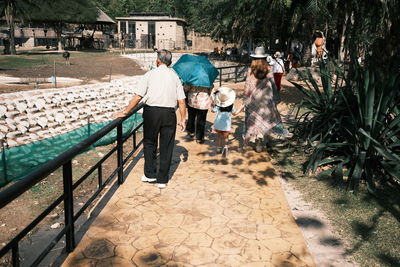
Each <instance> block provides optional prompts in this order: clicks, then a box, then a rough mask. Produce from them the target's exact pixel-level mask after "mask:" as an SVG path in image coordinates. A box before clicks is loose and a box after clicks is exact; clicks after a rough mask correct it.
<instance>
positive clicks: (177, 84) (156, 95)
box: [115, 49, 186, 189]
mask: <svg viewBox="0 0 400 267" xmlns="http://www.w3.org/2000/svg"><path fill="white" fill-rule="evenodd" d="M171 61H172V54H171V52H170V51H168V50H165V49H162V50H160V51H158V52H157V61H156V64H157V68H155V69H153V70H151V71H149V72H147V73H146V74H145V75H144V77H143V79H142V81H141V82H140V83H139V85H138V87H137V88H136V89H135V90H134V94H135V95H134V96H133V98H132V100H131V101H130V102H129V104H128V106H126V107H125V108H124V109H123V111H121V112H118V113H117V114H116V115H115V117H124V116H126V115H127V114H128V113H129V111H130V110H132V109H133V108H134V107H135V106H136V105H137V104H138V103H139V102H140V101H141V100H143V103H144V104H145V105H144V110H143V128H144V129H143V130H144V137H143V145H144V175H143V176H142V182H150V183H153V182H157V186H158V188H160V189H162V188H165V187H166V186H167V183H168V180H169V177H168V173H169V170H170V167H171V160H172V152H173V149H174V142H175V133H176V122H177V119H176V113H175V107H176V105H177V104H178V106H179V113H180V121H179V123H178V125H179V126H180V127H181V130H182V131H184V130H185V125H186V104H185V93H184V91H183V87H182V84H181V81H180V80H179V77H178V75H177V74H176V73H175V72H174V71H173V70H172V69H170V68H168V66H169V65H171ZM158 137H160V166H159V170H158V173H157V144H158Z"/></svg>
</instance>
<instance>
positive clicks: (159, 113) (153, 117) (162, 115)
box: [143, 106, 176, 184]
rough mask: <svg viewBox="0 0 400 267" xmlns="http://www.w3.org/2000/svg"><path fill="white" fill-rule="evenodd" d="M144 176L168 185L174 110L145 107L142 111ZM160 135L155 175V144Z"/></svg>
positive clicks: (173, 135)
mask: <svg viewBox="0 0 400 267" xmlns="http://www.w3.org/2000/svg"><path fill="white" fill-rule="evenodd" d="M143 128H144V129H143V130H144V133H143V135H144V138H143V146H144V174H145V175H146V177H148V178H155V177H156V178H157V182H158V183H162V184H164V183H168V178H169V177H168V173H169V169H170V167H171V160H172V152H173V150H174V142H175V132H176V114H175V109H174V108H164V107H151V106H145V107H144V110H143ZM159 134H160V167H159V170H158V174H157V143H158V135H159Z"/></svg>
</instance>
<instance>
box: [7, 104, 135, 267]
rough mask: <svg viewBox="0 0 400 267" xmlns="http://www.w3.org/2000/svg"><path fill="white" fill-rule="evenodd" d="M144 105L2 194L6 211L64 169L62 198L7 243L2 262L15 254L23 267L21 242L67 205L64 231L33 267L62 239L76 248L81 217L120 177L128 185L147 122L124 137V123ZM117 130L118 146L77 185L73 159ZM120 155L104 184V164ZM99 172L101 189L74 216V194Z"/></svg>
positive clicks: (70, 248) (69, 249)
mask: <svg viewBox="0 0 400 267" xmlns="http://www.w3.org/2000/svg"><path fill="white" fill-rule="evenodd" d="M142 106H143V105H142V104H140V105H139V106H137V107H136V108H134V109H133V110H132V111H131V112H130V113H129V114H128V116H126V117H125V118H119V119H116V120H114V121H112V122H110V123H109V124H108V125H107V126H105V127H104V128H102V129H100V130H99V131H97V132H96V133H94V134H93V135H91V136H90V137H88V138H87V139H85V140H83V141H82V142H80V143H79V144H77V145H75V146H73V147H72V148H70V149H68V150H67V151H65V152H64V153H63V154H61V155H59V156H58V157H56V158H55V159H53V160H51V161H48V162H47V163H45V164H43V166H41V167H40V168H38V169H36V170H35V171H33V172H31V173H30V174H28V175H27V176H26V177H25V178H24V179H22V180H20V181H18V182H16V183H15V184H13V185H12V186H10V187H9V188H7V189H5V190H4V191H2V192H0V209H2V208H4V207H6V206H7V205H8V204H9V203H11V202H12V201H13V200H15V199H16V198H17V197H19V196H20V195H22V194H23V193H24V192H26V191H27V190H29V189H31V188H32V187H33V186H35V185H36V184H38V183H39V182H40V181H42V180H43V179H44V178H46V177H47V176H48V175H50V174H51V173H52V172H54V171H55V170H57V169H58V168H60V167H62V168H63V169H62V175H63V194H62V195H61V196H59V197H58V198H57V199H56V200H55V201H54V202H53V203H52V204H51V205H50V206H48V207H47V208H46V209H45V210H44V211H43V212H42V213H41V214H40V215H39V216H38V217H36V219H34V220H33V221H32V222H31V223H30V224H29V225H28V226H27V227H25V228H24V229H23V230H22V231H21V232H19V233H18V234H17V235H16V236H15V237H14V238H13V239H12V240H11V241H10V242H9V243H7V244H6V245H5V246H4V247H3V248H2V249H1V250H0V258H1V257H3V256H4V255H5V254H7V253H9V251H10V250H11V251H12V264H13V266H20V255H19V242H20V241H21V240H22V239H23V238H24V237H25V236H26V235H27V234H28V233H29V232H30V231H31V230H32V229H34V227H35V226H37V225H38V224H39V223H40V222H41V221H42V220H43V219H44V218H45V217H46V216H47V215H49V214H50V212H51V211H53V210H54V209H55V208H56V207H57V206H58V205H59V204H61V203H62V202H64V223H65V224H64V228H63V229H62V230H61V231H60V232H59V233H58V234H57V235H56V237H54V238H53V240H51V241H50V243H49V245H48V246H47V247H46V248H45V249H44V250H43V251H42V252H41V253H40V255H39V256H38V257H37V258H36V259H35V260H34V261H33V263H32V264H31V266H38V265H39V264H40V262H41V261H42V260H43V259H44V258H45V257H46V255H47V254H48V253H49V252H50V250H51V249H52V248H53V247H54V246H55V245H56V244H57V243H58V242H59V241H60V239H61V238H62V237H63V236H64V235H65V241H66V251H67V253H70V252H72V251H73V250H74V248H75V225H74V223H75V221H76V220H77V219H78V217H79V216H80V215H82V213H83V212H84V211H85V210H86V209H87V208H88V207H89V205H90V204H91V203H92V202H93V201H94V200H95V198H96V197H97V196H98V195H99V194H100V192H101V191H102V190H103V189H104V188H105V186H106V185H108V184H109V183H110V182H111V181H112V180H113V178H114V177H115V176H116V175H117V177H118V185H121V184H122V183H123V182H124V178H123V169H124V165H125V163H126V162H127V161H128V160H129V159H130V158H131V157H132V156H133V154H134V153H135V151H136V150H137V149H138V148H139V147H140V145H141V144H142V142H143V138H142V139H140V141H139V142H137V140H136V132H137V131H138V129H139V128H140V127H141V126H142V125H143V122H141V123H139V125H137V126H136V127H135V128H134V129H133V130H132V132H131V133H130V134H129V135H128V136H126V137H123V131H122V123H123V121H124V120H126V119H127V118H129V117H130V116H132V115H133V114H134V113H136V112H137V111H138V110H139V109H141V108H142ZM115 128H116V129H117V144H116V145H115V146H114V147H113V148H112V149H111V150H110V151H109V152H108V153H107V154H106V155H105V156H104V157H103V158H101V159H100V160H99V161H98V162H97V163H96V164H94V166H93V167H91V168H90V170H89V171H87V172H86V173H85V174H84V175H83V176H82V177H81V178H79V179H78V180H77V181H76V182H75V183H73V180H72V159H73V158H74V157H75V156H77V155H78V154H80V153H81V152H84V151H85V150H86V149H87V148H88V147H89V146H91V145H92V144H94V143H95V142H96V141H98V140H100V139H101V138H102V137H103V136H105V135H106V134H107V133H109V132H111V131H112V130H114V129H115ZM130 137H132V140H133V141H132V142H133V145H132V147H133V148H132V151H130V153H129V154H128V155H127V156H126V157H125V158H124V157H123V144H124V143H125V142H126V141H127V140H128V139H129V138H130ZM114 152H117V168H116V169H115V170H114V171H113V172H112V173H111V175H110V176H109V177H108V178H107V179H106V180H105V181H104V182H103V172H102V164H103V163H104V162H105V161H106V160H107V159H108V158H109V157H110V156H111V155H112V154H113V153H114ZM96 170H97V178H98V188H97V190H96V191H95V192H94V194H93V195H92V196H91V197H90V198H89V199H88V200H87V202H86V203H85V204H84V205H83V206H82V207H81V208H80V209H79V211H78V212H76V213H75V214H74V209H73V207H74V202H73V192H74V189H76V188H77V187H78V186H79V185H80V184H81V183H82V182H83V181H84V180H86V179H87V178H88V177H89V176H90V175H91V174H92V173H95V171H96Z"/></svg>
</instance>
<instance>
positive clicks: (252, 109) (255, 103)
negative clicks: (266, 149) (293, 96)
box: [244, 70, 282, 143]
mask: <svg viewBox="0 0 400 267" xmlns="http://www.w3.org/2000/svg"><path fill="white" fill-rule="evenodd" d="M273 86H275V84H274V82H273V76H272V73H268V75H267V77H266V78H265V79H263V80H258V79H257V78H256V77H254V75H252V74H251V73H250V70H249V72H248V74H247V79H246V84H245V92H244V96H245V99H244V104H245V110H246V120H245V133H244V140H245V142H246V143H247V142H255V140H256V139H258V138H261V139H263V138H264V136H265V135H267V134H269V133H270V132H271V130H272V129H273V128H274V127H275V126H278V125H282V124H281V121H282V120H281V116H280V114H279V112H278V109H277V108H276V102H277V99H276V96H274V90H273Z"/></svg>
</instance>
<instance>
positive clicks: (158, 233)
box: [62, 113, 315, 267]
mask: <svg viewBox="0 0 400 267" xmlns="http://www.w3.org/2000/svg"><path fill="white" fill-rule="evenodd" d="M213 118H214V114H213V113H209V115H208V121H209V122H212V121H213ZM242 121H243V117H242V116H238V117H235V118H234V119H233V124H234V129H233V130H234V133H233V135H232V138H231V139H232V144H231V146H230V153H229V156H228V158H227V159H224V158H222V157H221V155H219V154H217V153H216V149H215V146H214V143H215V139H216V135H215V134H214V133H212V132H211V131H209V132H208V134H207V136H208V138H207V140H206V142H205V144H196V143H195V142H194V141H192V140H188V139H187V137H186V136H185V134H184V133H181V132H179V133H178V134H177V144H176V148H175V151H174V159H173V166H172V170H171V174H172V178H171V180H170V182H169V184H168V187H167V188H166V189H163V190H160V189H158V188H157V187H156V186H155V185H153V184H149V183H143V182H141V181H140V177H141V176H142V174H143V158H142V159H140V160H139V162H138V163H137V164H136V165H135V166H134V167H133V168H132V170H131V172H130V174H129V175H128V178H127V179H126V181H125V183H124V184H123V185H122V186H120V187H119V188H118V190H117V191H116V193H115V194H114V195H113V196H112V198H111V199H110V201H109V202H108V203H107V205H106V207H105V208H104V209H103V210H102V211H101V213H100V214H99V216H98V217H97V218H96V220H95V221H94V222H93V224H92V225H91V227H90V228H89V230H88V231H87V232H86V234H85V236H84V237H83V238H82V240H81V241H80V243H79V244H78V246H77V248H76V249H75V250H74V252H72V253H71V254H70V255H69V256H68V258H67V259H66V260H65V262H64V264H63V265H62V266H124V267H125V266H140V267H141V266H252V267H253V266H254V267H257V266H276V267H280V266H315V264H314V262H313V259H312V258H311V256H310V253H309V251H308V248H307V246H306V244H305V241H304V238H303V236H302V234H301V232H300V230H299V228H298V226H297V225H296V223H295V221H294V219H293V217H292V215H291V213H290V211H289V207H288V204H287V201H286V199H285V196H284V193H283V190H282V187H281V184H280V181H279V177H278V176H277V174H276V172H275V170H274V167H273V166H272V164H271V162H270V160H269V156H268V154H267V153H266V152H262V153H256V152H254V151H246V152H243V151H242V152H240V147H241V144H240V143H239V142H238V141H236V140H238V139H240V138H239V137H240V135H241V128H240V127H241V124H242ZM210 125H211V123H208V125H207V126H208V128H210Z"/></svg>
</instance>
